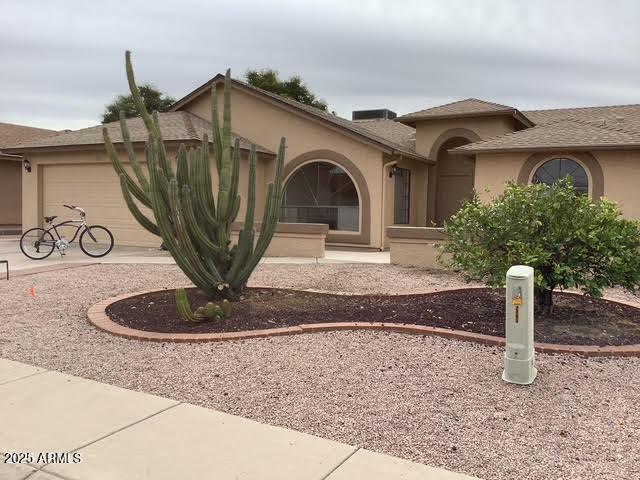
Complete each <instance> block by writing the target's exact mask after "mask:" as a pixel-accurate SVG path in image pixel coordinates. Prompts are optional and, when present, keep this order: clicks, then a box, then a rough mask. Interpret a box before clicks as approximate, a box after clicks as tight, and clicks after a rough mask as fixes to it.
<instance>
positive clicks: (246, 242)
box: [226, 145, 256, 285]
mask: <svg viewBox="0 0 640 480" xmlns="http://www.w3.org/2000/svg"><path fill="white" fill-rule="evenodd" d="M255 205H256V146H255V145H251V151H250V152H249V186H248V188H247V211H246V212H245V217H244V225H243V227H242V230H241V231H240V235H239V236H238V250H237V252H236V255H235V257H234V259H233V263H232V264H231V268H230V269H229V273H228V274H227V276H226V279H227V282H229V284H230V285H234V284H236V283H237V277H238V274H239V273H240V271H241V269H242V267H243V266H244V265H245V264H246V261H247V258H249V257H250V256H251V255H252V254H253V243H254V239H255V230H254V228H253V223H254V214H255Z"/></svg>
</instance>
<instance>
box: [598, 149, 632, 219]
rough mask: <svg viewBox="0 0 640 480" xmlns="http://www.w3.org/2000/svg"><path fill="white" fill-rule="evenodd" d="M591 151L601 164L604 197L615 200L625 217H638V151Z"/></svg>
mask: <svg viewBox="0 0 640 480" xmlns="http://www.w3.org/2000/svg"><path fill="white" fill-rule="evenodd" d="M591 153H592V155H593V156H594V157H596V159H597V160H598V162H599V163H600V165H601V166H602V170H603V174H604V196H605V198H607V199H609V200H613V201H615V202H617V203H618V204H619V205H620V208H621V209H622V212H623V214H624V216H625V217H628V218H636V219H640V151H638V150H635V151H622V150H620V151H602V152H591Z"/></svg>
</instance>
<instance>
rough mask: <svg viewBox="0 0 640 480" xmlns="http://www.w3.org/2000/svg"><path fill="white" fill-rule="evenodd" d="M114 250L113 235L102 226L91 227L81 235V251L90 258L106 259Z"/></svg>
mask: <svg viewBox="0 0 640 480" xmlns="http://www.w3.org/2000/svg"><path fill="white" fill-rule="evenodd" d="M112 248H113V235H112V234H111V232H110V231H109V230H107V229H106V228H105V227H103V226H102V225H91V226H90V227H87V228H85V230H84V231H83V232H82V234H81V235H80V249H81V250H82V251H83V252H84V253H85V254H87V255H89V256H90V257H93V258H99V257H104V256H105V255H106V254H107V253H109V252H110V251H111V249H112Z"/></svg>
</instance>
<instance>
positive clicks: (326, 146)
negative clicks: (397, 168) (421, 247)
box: [182, 87, 384, 248]
mask: <svg viewBox="0 0 640 480" xmlns="http://www.w3.org/2000/svg"><path fill="white" fill-rule="evenodd" d="M219 88H220V90H222V87H219ZM219 98H220V102H222V91H220V95H219ZM231 105H232V129H233V131H234V132H236V133H237V134H239V135H242V136H244V137H247V138H249V139H251V140H253V141H255V142H257V143H259V144H261V145H263V146H265V147H267V148H269V149H271V150H273V151H277V149H278V145H279V142H280V138H281V137H282V136H284V137H286V139H287V150H286V157H285V162H286V163H288V162H291V161H292V160H295V159H296V157H299V156H301V155H304V154H306V153H308V152H311V151H314V150H331V151H333V152H337V153H338V154H340V155H343V156H344V157H346V158H347V159H349V160H350V161H351V162H352V163H353V164H355V166H356V167H357V168H358V169H359V171H360V172H361V174H362V176H363V178H364V181H365V183H366V185H367V187H368V190H369V198H370V215H369V216H368V217H369V218H362V219H361V223H365V222H367V223H368V228H369V229H370V241H369V242H368V243H367V245H368V246H372V247H377V248H379V247H381V246H382V243H383V235H384V228H383V227H384V225H383V220H382V210H383V207H382V206H383V195H382V189H383V188H382V184H383V178H382V168H383V167H382V165H383V160H382V158H383V153H382V152H381V151H380V150H378V149H376V148H374V147H371V146H369V145H366V144H364V143H362V142H361V141H359V140H356V139H354V138H352V137H350V136H349V134H346V135H345V133H343V132H342V131H339V130H335V129H334V128H333V127H330V126H325V125H320V124H318V123H317V122H315V121H313V120H310V119H309V118H308V117H307V116H306V115H303V114H298V113H296V112H294V111H290V110H288V109H285V108H282V107H280V106H276V105H273V104H271V103H268V102H266V101H265V100H263V99H261V98H257V97H255V96H254V95H252V94H249V93H247V92H245V91H242V90H239V89H236V88H234V89H233V90H232V95H231ZM182 110H187V111H190V112H191V113H193V114H195V115H198V116H199V117H202V118H205V119H207V120H210V119H211V110H210V97H209V94H208V93H207V94H203V95H200V96H199V97H197V98H195V99H194V100H193V101H191V102H190V103H188V104H186V105H184V106H183V107H182ZM220 111H222V105H220ZM317 160H323V157H321V156H319V157H318V158H317ZM274 165H275V163H274V162H271V163H269V165H266V168H265V172H264V175H265V178H266V180H265V181H266V182H269V181H270V180H271V179H272V178H273V169H274ZM349 173H353V172H349ZM360 196H361V205H360V211H361V215H362V212H363V205H362V194H360ZM362 226H363V225H362V224H361V229H362ZM349 237H353V236H352V235H350V234H349V232H345V234H344V236H343V237H341V236H340V233H337V234H336V232H330V235H329V237H328V241H330V242H334V243H340V242H341V239H343V238H344V241H343V243H351V242H353V240H349Z"/></svg>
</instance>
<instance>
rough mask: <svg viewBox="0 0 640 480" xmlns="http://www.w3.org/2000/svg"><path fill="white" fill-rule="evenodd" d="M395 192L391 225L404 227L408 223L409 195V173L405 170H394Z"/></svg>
mask: <svg viewBox="0 0 640 480" xmlns="http://www.w3.org/2000/svg"><path fill="white" fill-rule="evenodd" d="M393 176H394V178H395V189H394V190H395V191H394V203H393V223H395V224H396V225H406V224H408V223H409V200H410V199H409V197H410V195H411V171H410V170H407V169H406V168H397V167H396V168H395V169H394V171H393Z"/></svg>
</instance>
